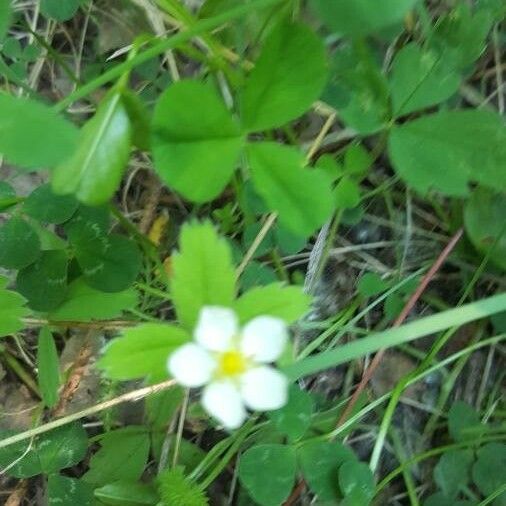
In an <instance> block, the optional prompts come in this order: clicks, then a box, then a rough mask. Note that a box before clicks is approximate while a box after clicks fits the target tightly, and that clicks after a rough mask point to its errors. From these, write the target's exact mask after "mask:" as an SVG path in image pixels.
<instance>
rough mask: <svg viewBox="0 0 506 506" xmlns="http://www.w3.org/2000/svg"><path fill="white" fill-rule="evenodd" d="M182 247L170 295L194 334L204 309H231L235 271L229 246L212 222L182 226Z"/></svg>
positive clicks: (178, 255)
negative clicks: (218, 307) (194, 328)
mask: <svg viewBox="0 0 506 506" xmlns="http://www.w3.org/2000/svg"><path fill="white" fill-rule="evenodd" d="M179 245H180V246H179V252H178V253H176V254H174V255H173V257H172V267H173V278H172V283H171V295H172V300H173V302H174V306H175V308H176V313H177V317H178V319H179V321H180V322H181V324H182V325H184V327H185V328H186V329H188V330H192V329H193V327H194V325H195V323H196V321H197V318H198V314H199V312H200V309H201V308H202V307H203V306H226V307H232V305H233V302H234V298H235V270H234V267H233V264H232V257H231V252H230V249H229V247H228V244H227V243H226V242H225V241H224V240H223V239H221V238H220V237H219V236H218V234H217V232H216V230H215V228H214V227H213V225H212V224H211V223H210V222H204V223H196V222H194V223H191V224H186V225H185V226H183V228H182V230H181V237H180V240H179Z"/></svg>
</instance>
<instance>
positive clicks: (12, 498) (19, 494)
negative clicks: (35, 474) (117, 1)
mask: <svg viewBox="0 0 506 506" xmlns="http://www.w3.org/2000/svg"><path fill="white" fill-rule="evenodd" d="M27 492H28V480H21V481H19V482H18V484H17V485H16V488H15V489H14V490H13V491H12V493H11V494H10V495H9V497H8V498H7V501H6V503H5V506H19V505H20V504H21V501H22V500H23V499H24V497H25V495H26V493H27Z"/></svg>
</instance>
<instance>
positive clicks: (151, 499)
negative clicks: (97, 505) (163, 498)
mask: <svg viewBox="0 0 506 506" xmlns="http://www.w3.org/2000/svg"><path fill="white" fill-rule="evenodd" d="M95 497H96V498H97V499H99V500H100V501H101V503H103V504H108V505H111V506H151V505H153V506H154V505H156V504H158V501H159V497H158V494H157V493H156V490H155V488H154V487H153V486H152V485H149V484H146V483H131V482H129V481H117V482H115V483H109V484H107V485H104V486H103V487H100V488H97V489H95Z"/></svg>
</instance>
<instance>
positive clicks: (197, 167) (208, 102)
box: [151, 80, 243, 202]
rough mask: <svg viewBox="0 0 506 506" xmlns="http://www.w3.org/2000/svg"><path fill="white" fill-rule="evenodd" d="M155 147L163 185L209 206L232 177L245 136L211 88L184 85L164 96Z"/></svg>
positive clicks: (157, 111)
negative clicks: (191, 105)
mask: <svg viewBox="0 0 506 506" xmlns="http://www.w3.org/2000/svg"><path fill="white" fill-rule="evenodd" d="M188 104H198V105H199V106H198V107H188ZM151 144H152V148H153V158H154V164H155V170H156V171H157V173H158V174H159V175H160V177H161V178H162V179H163V180H164V182H165V183H166V184H167V185H169V187H171V188H173V189H175V190H177V191H178V192H180V193H181V194H182V195H183V196H185V197H186V198H188V199H190V200H192V201H194V202H206V201H209V200H212V199H213V198H214V197H216V196H218V195H219V194H220V193H221V192H222V190H223V189H224V188H225V186H226V185H227V183H228V181H229V180H230V178H231V177H232V174H233V172H234V170H235V167H236V163H237V161H238V158H239V154H240V152H241V148H242V145H243V137H242V134H241V132H240V128H239V125H238V124H237V122H236V121H235V119H234V118H233V117H232V115H231V114H230V112H229V111H228V110H227V108H226V107H225V104H224V103H223V101H222V100H221V98H220V97H219V96H218V95H217V93H216V92H215V91H214V90H213V89H212V88H211V87H210V85H207V84H204V83H201V82H198V81H190V80H185V81H180V82H178V83H175V84H172V85H171V86H170V87H169V88H167V89H166V90H165V91H164V92H163V93H162V95H160V98H159V99H158V102H157V104H156V108H155V112H154V116H153V127H152V139H151Z"/></svg>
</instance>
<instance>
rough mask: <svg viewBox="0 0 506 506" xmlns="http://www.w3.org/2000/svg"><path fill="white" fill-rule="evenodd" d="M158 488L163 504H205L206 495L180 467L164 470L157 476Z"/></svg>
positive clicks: (182, 505) (192, 505) (172, 505)
mask: <svg viewBox="0 0 506 506" xmlns="http://www.w3.org/2000/svg"><path fill="white" fill-rule="evenodd" d="M158 490H159V492H160V496H161V498H162V501H163V504H170V505H171V506H207V505H208V504H209V502H208V500H207V497H206V496H205V494H204V492H203V491H202V489H201V488H200V487H198V486H197V485H196V484H195V483H194V482H192V481H190V480H189V479H188V478H186V476H185V475H184V473H183V470H182V468H181V467H175V468H172V469H168V470H166V471H164V472H163V473H162V474H161V475H160V476H159V478H158Z"/></svg>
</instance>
